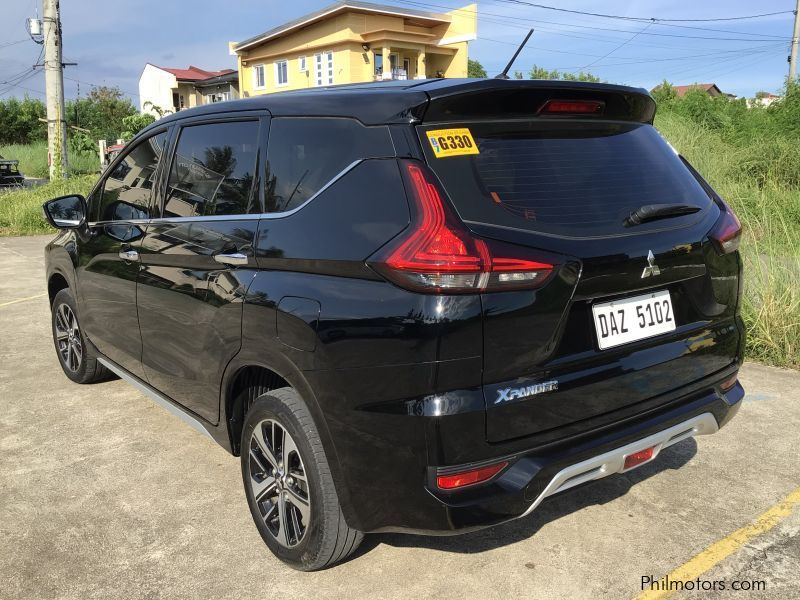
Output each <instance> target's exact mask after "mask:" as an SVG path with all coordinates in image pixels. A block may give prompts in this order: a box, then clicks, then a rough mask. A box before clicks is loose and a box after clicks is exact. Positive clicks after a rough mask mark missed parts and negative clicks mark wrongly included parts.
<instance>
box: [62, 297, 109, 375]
mask: <svg viewBox="0 0 800 600" xmlns="http://www.w3.org/2000/svg"><path fill="white" fill-rule="evenodd" d="M50 310H51V325H52V329H53V344H54V345H55V349H56V355H57V356H58V362H59V364H60V365H61V369H62V370H63V371H64V375H66V376H67V377H69V378H70V379H71V380H72V381H74V382H75V383H95V382H97V381H104V380H106V379H109V378H111V377H112V374H111V372H110V371H109V370H108V369H106V368H105V367H104V366H103V365H101V364H100V363H99V362H98V360H97V354H96V353H95V352H94V349H93V348H92V346H90V345H89V344H88V343H87V341H86V335H85V334H84V333H83V331H82V330H81V328H80V323H79V322H78V310H77V307H76V305H75V298H73V296H72V292H71V291H70V289H69V288H65V289H63V290H61V291H60V292H58V293H57V294H56V296H55V298H53V304H52V305H51V307H50Z"/></svg>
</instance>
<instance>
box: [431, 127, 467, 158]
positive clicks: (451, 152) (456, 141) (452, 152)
mask: <svg viewBox="0 0 800 600" xmlns="http://www.w3.org/2000/svg"><path fill="white" fill-rule="evenodd" d="M425 135H427V136H428V141H429V142H430V144H431V148H433V154H434V156H435V157H436V158H445V157H447V156H461V155H462V154H480V152H478V144H476V143H475V140H474V139H472V134H471V133H470V132H469V129H467V128H466V127H464V128H462V129H435V130H433V131H428V132H426V133H425Z"/></svg>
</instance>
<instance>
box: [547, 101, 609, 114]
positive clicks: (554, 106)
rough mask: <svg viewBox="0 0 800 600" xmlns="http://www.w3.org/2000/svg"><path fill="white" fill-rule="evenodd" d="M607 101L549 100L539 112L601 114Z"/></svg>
mask: <svg viewBox="0 0 800 600" xmlns="http://www.w3.org/2000/svg"><path fill="white" fill-rule="evenodd" d="M604 108H605V103H603V102H600V101H598V100H548V101H547V102H545V103H544V104H543V105H542V108H540V109H539V114H545V115H547V114H550V115H553V114H559V115H567V114H571V115H599V114H601V113H602V112H603V109H604Z"/></svg>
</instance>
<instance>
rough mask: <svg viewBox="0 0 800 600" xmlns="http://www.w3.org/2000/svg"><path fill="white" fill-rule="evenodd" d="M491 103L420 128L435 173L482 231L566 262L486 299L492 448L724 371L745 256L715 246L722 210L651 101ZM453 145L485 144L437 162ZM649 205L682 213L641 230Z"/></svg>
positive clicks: (662, 396)
mask: <svg viewBox="0 0 800 600" xmlns="http://www.w3.org/2000/svg"><path fill="white" fill-rule="evenodd" d="M582 93H583V92H582ZM491 95H492V94H491V93H490V92H486V93H484V94H483V95H479V96H481V97H480V98H478V97H476V96H474V95H473V98H472V99H473V102H471V103H469V104H468V105H465V104H463V103H461V104H459V101H458V100H457V99H455V100H454V99H452V98H451V99H448V102H449V105H450V107H451V108H450V109H449V110H443V109H442V107H441V106H439V107H437V106H436V103H435V102H434V103H432V108H433V110H429V112H428V116H431V117H433V116H436V117H437V118H438V119H439V120H437V121H433V122H428V121H426V122H425V123H424V124H423V125H422V126H420V127H418V133H419V137H420V142H421V144H422V146H423V149H424V152H425V156H426V159H427V162H428V164H429V165H430V166H431V168H432V169H433V170H434V172H435V173H436V174H437V176H438V177H439V178H440V180H441V182H442V184H443V187H444V188H445V190H446V191H447V193H448V195H449V197H450V199H451V201H452V202H453V204H454V206H455V208H456V210H457V211H458V213H459V216H460V217H461V218H462V219H463V220H464V222H465V223H466V224H467V226H468V227H470V229H471V230H472V231H473V232H474V233H476V234H478V235H481V236H485V237H489V238H495V239H500V240H503V241H506V242H511V243H514V244H518V245H520V246H525V247H527V248H535V249H539V250H541V252H542V253H543V255H546V256H548V257H551V256H552V255H553V254H555V255H557V256H560V257H562V259H561V260H559V261H557V262H558V263H559V267H558V268H559V272H558V274H557V275H558V276H557V277H553V278H551V279H550V280H549V282H548V283H547V284H546V285H545V287H544V288H542V289H539V290H534V291H519V292H503V293H494V294H484V296H483V298H482V301H483V311H484V318H483V324H484V372H483V382H484V393H485V396H486V403H487V411H488V416H487V437H488V439H489V440H490V441H502V440H507V439H513V438H518V437H523V436H529V435H540V436H543V437H545V438H546V437H552V438H554V439H555V438H558V437H561V436H563V435H566V434H569V433H576V432H580V431H582V430H586V429H587V428H592V427H596V426H601V425H603V424H606V423H610V422H614V421H616V420H619V419H622V418H625V417H626V416H630V415H633V414H637V413H641V412H643V411H645V410H648V409H650V408H657V407H659V406H661V405H663V404H664V403H665V402H668V401H669V400H670V399H671V398H673V397H674V394H672V395H670V394H671V393H672V392H674V391H675V390H680V389H685V388H686V386H687V385H689V384H691V383H693V382H696V381H699V380H701V379H703V378H704V377H706V376H708V375H710V374H713V373H715V372H717V371H720V370H721V369H724V368H725V367H726V366H728V365H730V363H731V362H733V361H734V360H735V357H736V353H737V350H738V342H739V336H738V332H737V330H736V328H735V322H734V310H735V305H736V299H737V292H738V262H737V261H738V257H722V258H721V257H719V256H718V255H717V254H716V252H715V250H714V248H713V247H712V246H711V243H710V242H709V241H708V239H707V233H708V232H709V230H710V229H711V228H712V227H713V225H714V223H715V222H716V220H717V219H718V217H719V215H720V210H719V208H718V206H717V205H716V203H715V202H714V200H713V199H712V198H711V197H710V196H709V194H708V193H707V192H706V191H705V189H704V188H703V187H702V185H701V184H700V182H699V181H698V180H697V179H696V178H695V177H694V176H693V175H692V173H691V172H690V171H689V169H688V168H687V167H686V165H685V164H684V163H683V162H682V159H681V158H680V157H679V156H677V154H676V153H675V152H674V151H673V150H672V148H671V147H670V146H669V145H668V144H667V143H666V142H665V141H664V140H663V139H662V138H661V136H660V135H659V134H658V132H657V131H656V130H655V129H654V128H653V127H652V125H650V124H649V123H647V122H643V120H644V121H646V119H648V118H649V117H651V116H652V114H651V113H650V115H649V116H648V115H647V111H646V110H642V107H643V106H646V105H645V104H642V102H640V100H636V101H635V102H634V101H630V102H626V101H625V100H624V98H620V97H619V96H620V95H619V93H617V92H605V93H601V92H597V93H594V95H591V94H590V93H589V92H586V93H585V94H584V95H583V96H582V97H581V98H580V99H587V98H588V99H589V100H594V101H598V102H600V103H601V104H602V107H603V108H602V110H601V112H600V113H599V114H597V113H595V114H589V115H587V114H563V113H559V114H543V113H542V111H541V108H542V107H543V106H544V105H545V104H546V102H547V101H548V100H549V98H548V97H547V96H546V91H545V92H543V91H542V90H541V89H536V90H535V91H534V93H531V94H530V99H529V102H527V103H526V102H525V101H523V100H522V99H521V96H524V94H519V93H518V94H516V95H515V97H514V98H513V104H511V105H509V104H508V103H507V102H506V101H504V99H503V98H504V97H505V98H508V93H504V94H501V95H499V96H496V97H495V100H496V102H492V101H491V99H490V98H487V97H490V96H491ZM553 96H554V97H555V98H561V99H565V98H572V97H573V96H572V95H571V94H570V92H564V91H563V90H560V89H559V90H557V91H556V92H555V93H554V94H553ZM527 104H530V106H531V107H532V108H531V109H529V114H527V115H526V114H522V108H521V107H524V106H525V105H527ZM454 106H455V107H456V108H457V109H454V108H453V107H454ZM625 106H628V107H629V108H628V110H627V112H626V111H625V110H624V107H625ZM637 107H638V108H637ZM437 108H438V110H437ZM612 109H613V110H612ZM470 111H471V112H470ZM606 111H612V112H613V114H611V115H609V114H606ZM464 113H467V114H464ZM611 117H613V118H611ZM465 132H466V133H465ZM440 133H443V134H444V137H442V138H441V139H438V138H439V137H440ZM448 135H462V138H454V139H453V140H449V139H448V137H447V136H448ZM464 135H468V138H464V137H463V136H464ZM459 139H460V141H461V142H462V144H464V145H465V146H469V145H470V144H474V146H475V149H474V150H471V151H470V152H463V153H459V152H456V153H448V154H447V156H437V154H441V145H442V143H444V144H445V145H446V146H448V147H449V146H450V144H451V143H452V142H455V144H456V147H458V141H459ZM437 145H438V146H439V149H438V150H437V149H436V146H437ZM648 205H656V206H657V207H663V206H668V207H679V208H678V209H675V210H673V209H667V210H666V211H665V212H667V213H672V212H676V213H678V214H669V215H668V216H663V215H662V216H661V217H660V218H655V219H652V220H647V218H644V219H643V220H642V221H641V222H638V223H637V222H635V221H636V220H637V218H636V216H635V215H637V214H639V213H638V212H637V211H639V209H641V207H644V206H648ZM681 207H682V208H681ZM640 212H641V211H640ZM657 212H658V211H657ZM632 213H633V214H634V217H632V216H631V215H632ZM642 214H645V215H646V214H647V211H645V212H644V213H642ZM651 216H652V213H651ZM612 303H613V304H612ZM601 315H602V316H601ZM615 317H616V318H615ZM626 318H627V319H628V320H627V321H625V319H626ZM632 319H635V321H634V322H632V321H631V320H632ZM640 320H644V324H645V327H644V328H641V327H639V326H638V322H639V321H640ZM634 325H637V326H636V327H634ZM634 329H635V330H636V331H635V332H634V334H631V333H630V332H631V331H632V330H634ZM642 329H643V331H642ZM625 330H627V333H626V331H625ZM637 336H638V339H636V337H637Z"/></svg>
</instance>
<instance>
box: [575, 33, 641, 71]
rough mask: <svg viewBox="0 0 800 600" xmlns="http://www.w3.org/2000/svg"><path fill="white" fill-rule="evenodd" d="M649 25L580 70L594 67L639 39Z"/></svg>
mask: <svg viewBox="0 0 800 600" xmlns="http://www.w3.org/2000/svg"><path fill="white" fill-rule="evenodd" d="M650 25H652V23H648V24H647V25H645V26H644V27H642V30H641V31H637V32H636V33H634V34H633V35H632V36H631V37H629V38H628V39H627V40H625V41H624V42H622V43H621V44H620V45H619V46H617V47H616V48H613V49H612V50H610V51H609V52H608V53H607V54H604V55H603V56H601V57H600V58H596V59H595V60H593V61H592V62H590V63H589V64H587V65H585V66H584V67H581V68H582V69H588V68H589V67H591V66H592V65H595V64H597V63H599V62H600V61H601V60H603V59H605V58H608V57H609V56H611V55H612V54H614V52H616V51H617V50H619V49H620V48H622V47H623V46H626V45H627V44H629V43H630V42H632V41H633V40H635V39H636V38H637V37H639V36H640V35H641V34H643V33H644V32H645V30H646V29H647V28H648V27H650Z"/></svg>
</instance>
